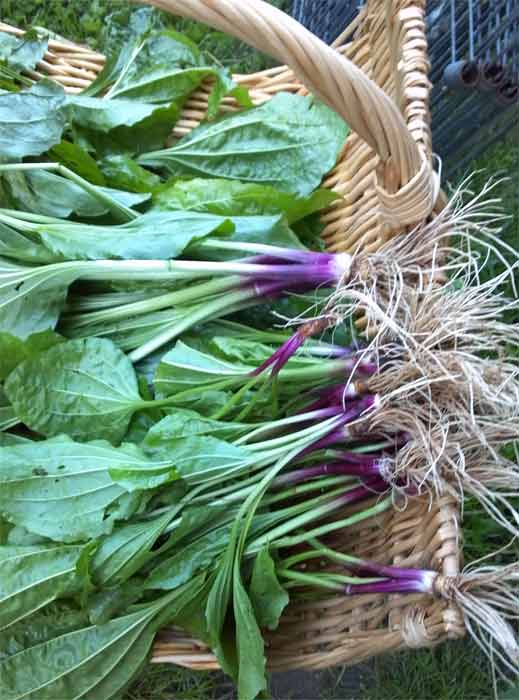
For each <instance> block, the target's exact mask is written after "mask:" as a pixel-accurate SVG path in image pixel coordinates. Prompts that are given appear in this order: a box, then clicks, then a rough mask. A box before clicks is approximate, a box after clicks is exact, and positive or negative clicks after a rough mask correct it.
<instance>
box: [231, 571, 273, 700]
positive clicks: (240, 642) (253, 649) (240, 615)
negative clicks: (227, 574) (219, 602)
mask: <svg viewBox="0 0 519 700" xmlns="http://www.w3.org/2000/svg"><path fill="white" fill-rule="evenodd" d="M233 609H234V619H235V624H236V651H237V655H238V679H237V680H238V696H239V697H240V699H243V700H255V698H256V697H257V696H258V694H259V693H261V692H262V691H264V690H266V689H267V679H266V677H265V666H266V661H265V653H264V647H265V645H264V643H263V637H262V636H261V632H260V629H259V627H258V623H257V622H256V618H255V616H254V609H253V607H252V604H251V601H250V599H249V596H248V595H247V591H246V590H245V588H244V586H243V583H242V580H241V575H240V569H239V566H237V565H236V566H235V567H234V575H233Z"/></svg>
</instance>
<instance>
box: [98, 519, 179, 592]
mask: <svg viewBox="0 0 519 700" xmlns="http://www.w3.org/2000/svg"><path fill="white" fill-rule="evenodd" d="M172 517H173V515H172V514H170V513H166V514H165V515H163V516H161V517H159V518H154V519H153V520H144V521H142V522H135V523H127V524H123V525H117V526H116V527H115V528H114V530H113V532H111V533H110V534H109V535H108V536H107V537H105V538H104V539H102V540H101V542H100V544H99V547H98V548H97V550H96V553H95V555H94V558H93V561H92V577H93V580H94V582H95V583H96V584H98V585H99V586H114V585H120V584H122V583H124V582H125V581H127V580H128V579H129V578H130V577H131V576H133V575H134V574H135V573H137V571H138V570H139V569H140V568H141V567H142V566H143V565H144V564H145V563H146V562H147V561H148V560H149V559H150V558H152V556H153V555H151V554H150V552H151V548H152V547H153V545H154V544H155V542H156V541H157V539H158V538H159V537H160V536H161V534H162V533H163V532H164V529H165V528H166V526H167V525H168V524H169V522H170V520H171V519H172Z"/></svg>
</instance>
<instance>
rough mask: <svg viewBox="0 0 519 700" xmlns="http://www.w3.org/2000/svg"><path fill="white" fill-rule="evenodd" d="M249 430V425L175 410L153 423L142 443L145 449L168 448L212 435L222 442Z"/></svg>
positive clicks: (183, 410)
mask: <svg viewBox="0 0 519 700" xmlns="http://www.w3.org/2000/svg"><path fill="white" fill-rule="evenodd" d="M249 429H250V426H249V425H246V424H243V425H240V424H237V423H228V422H225V421H218V420H212V419H211V418H206V417H204V416H202V415H201V414H200V413H197V412H196V411H190V410H189V409H185V408H175V409H173V410H172V412H171V413H170V415H168V416H165V417H164V418H162V419H161V420H160V421H159V422H158V423H155V424H154V425H153V426H152V427H151V428H150V430H149V431H148V434H147V435H146V438H145V439H144V441H143V447H144V448H146V449H148V450H149V449H164V448H166V449H167V448H168V446H169V444H170V442H171V441H175V440H177V439H179V438H186V437H193V436H196V435H212V436H213V437H220V438H222V439H224V440H231V439H234V438H237V437H239V436H240V435H243V433H244V432H246V431H247V430H249Z"/></svg>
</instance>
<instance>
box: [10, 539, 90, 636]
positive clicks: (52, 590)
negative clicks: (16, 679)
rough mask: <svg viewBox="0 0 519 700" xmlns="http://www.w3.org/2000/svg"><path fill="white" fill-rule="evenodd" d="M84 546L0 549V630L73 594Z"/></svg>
mask: <svg viewBox="0 0 519 700" xmlns="http://www.w3.org/2000/svg"><path fill="white" fill-rule="evenodd" d="M84 549H85V548H84V547H83V546H75V547H70V546H64V545H58V546H55V545H39V546H34V547H0V630H2V633H3V634H5V632H4V631H3V630H5V628H6V627H8V626H9V625H12V624H13V623H15V622H18V621H19V620H21V619H23V618H24V617H27V616H29V615H32V614H33V613H34V612H35V611H36V610H39V609H40V608H42V607H43V606H45V605H47V604H48V603H50V602H51V601H53V600H55V599H56V598H58V597H60V596H62V595H64V594H67V593H71V592H73V590H74V589H75V588H77V587H78V585H79V583H80V581H79V580H78V576H77V573H78V572H77V564H78V562H79V558H80V556H81V555H82V553H83V551H84Z"/></svg>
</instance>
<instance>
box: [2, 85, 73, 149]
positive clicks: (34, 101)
mask: <svg viewBox="0 0 519 700" xmlns="http://www.w3.org/2000/svg"><path fill="white" fill-rule="evenodd" d="M64 102H65V93H64V91H63V88H62V87H60V86H59V85H57V83H54V82H51V81H42V82H40V83H38V84H36V85H34V86H33V87H31V89H30V90H27V91H25V90H24V91H21V92H13V93H8V94H3V95H0V156H1V157H2V158H6V159H19V158H25V157H26V156H36V155H39V154H40V153H43V152H44V151H47V150H48V149H49V148H50V147H51V146H54V145H55V144H56V143H59V141H60V140H61V134H62V132H63V129H64V127H65V115H64V113H63V110H62V107H63V104H64Z"/></svg>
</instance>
